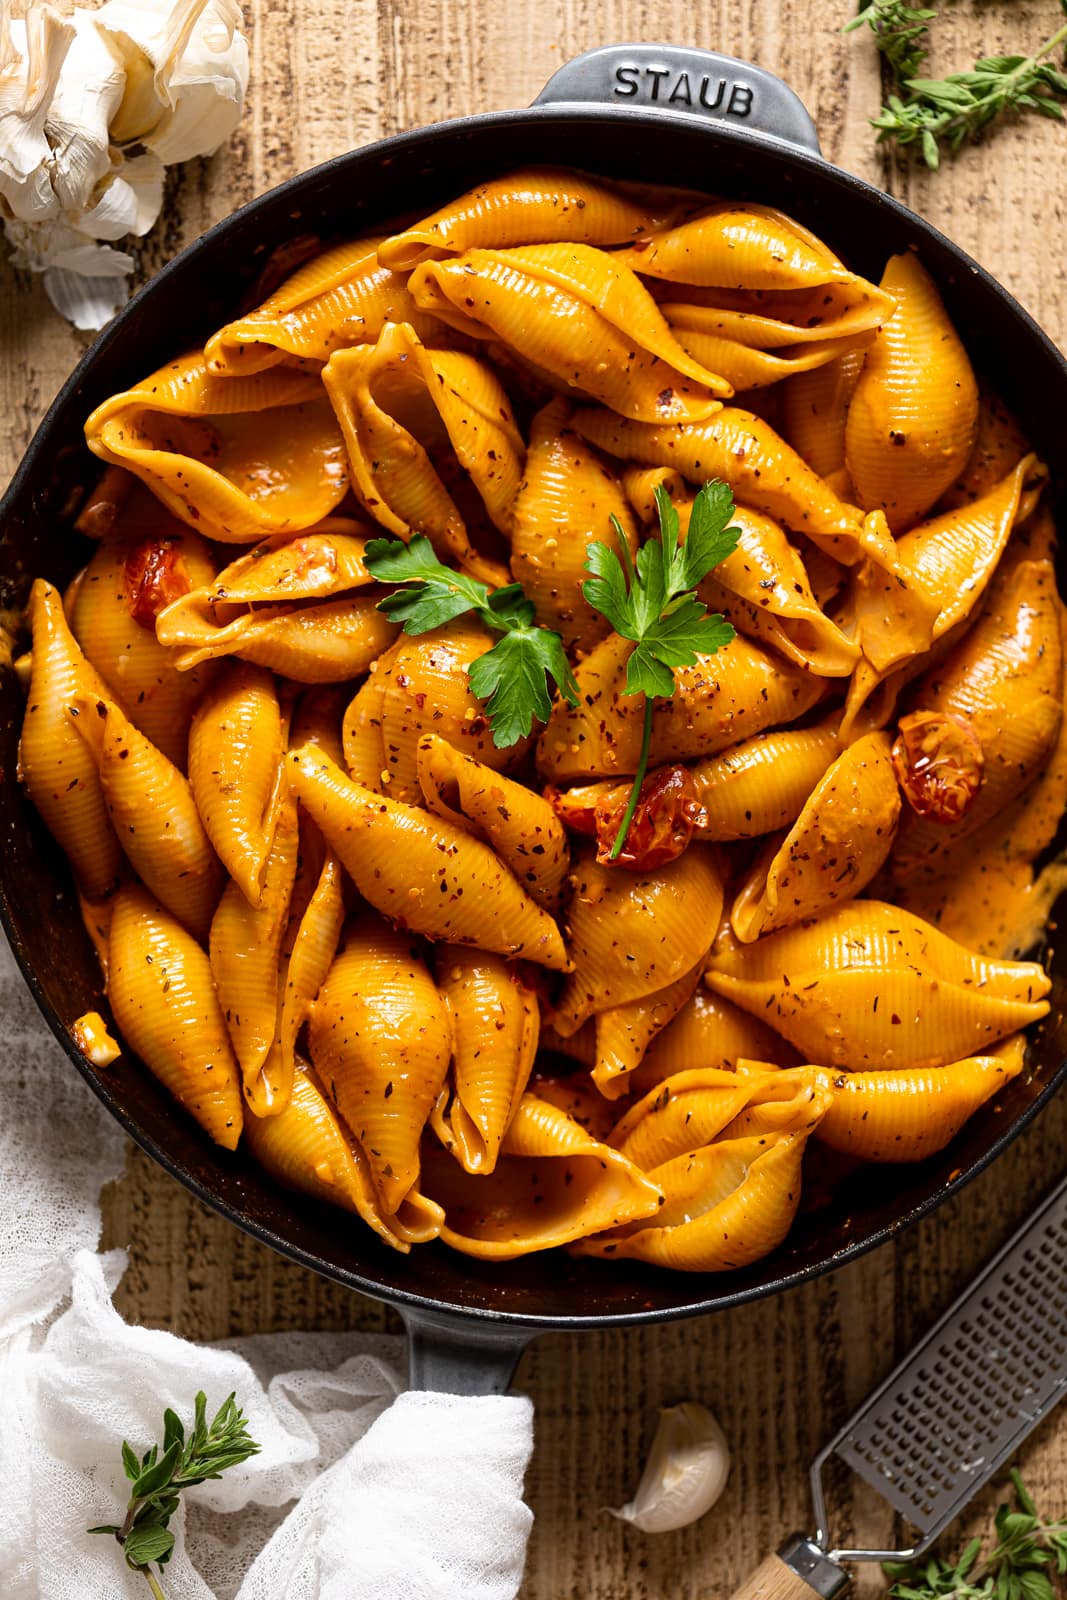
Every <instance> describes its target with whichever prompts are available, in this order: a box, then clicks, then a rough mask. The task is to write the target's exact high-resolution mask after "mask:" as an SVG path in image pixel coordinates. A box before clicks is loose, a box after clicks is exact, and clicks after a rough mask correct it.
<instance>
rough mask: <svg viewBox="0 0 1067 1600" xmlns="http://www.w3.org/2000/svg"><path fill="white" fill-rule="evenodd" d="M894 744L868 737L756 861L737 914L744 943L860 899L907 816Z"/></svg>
mask: <svg viewBox="0 0 1067 1600" xmlns="http://www.w3.org/2000/svg"><path fill="white" fill-rule="evenodd" d="M889 751H890V742H889V736H888V734H885V733H869V734H867V736H866V737H865V738H863V739H858V740H857V741H856V743H855V744H851V745H849V747H848V749H847V750H843V751H842V752H841V754H840V755H839V756H838V757H837V759H836V760H835V761H834V762H833V764H832V766H830V767H829V768H828V769H827V771H826V772H825V773H824V774H823V776H822V777H821V778H820V779H819V782H818V783H817V784H816V786H815V788H814V789H813V790H812V792H811V794H810V795H809V796H808V799H807V800H806V801H805V804H804V809H803V811H802V812H801V813H800V816H799V817H798V818H797V820H796V822H795V823H794V824H793V826H792V828H790V830H789V832H788V833H787V834H786V836H785V838H784V839H782V840H781V841H780V842H779V841H778V840H773V841H771V843H770V844H769V845H768V846H767V849H766V850H765V851H764V852H763V854H762V855H761V856H760V857H758V858H757V860H756V861H755V863H754V864H753V866H752V868H751V870H750V872H749V873H748V876H747V877H746V878H745V879H744V881H743V883H742V884H741V887H740V888H739V889H738V891H737V896H736V898H735V900H734V903H733V907H732V909H731V912H730V922H731V924H732V926H733V930H734V933H735V934H736V935H737V937H738V938H739V939H740V940H741V941H742V942H743V943H744V944H751V943H752V942H753V940H755V939H758V938H759V937H760V935H761V934H764V933H770V932H772V931H773V930H774V929H776V928H788V927H791V926H792V925H793V923H795V922H800V921H802V920H803V919H804V918H805V917H813V916H817V915H818V913H819V912H821V911H824V910H826V908H827V907H828V906H832V905H834V904H835V903H836V902H837V901H838V900H849V899H852V897H853V896H855V895H857V894H861V893H862V892H863V890H864V889H865V888H866V887H867V885H868V884H869V883H870V882H871V880H872V879H873V878H874V876H875V874H876V873H877V872H878V870H879V868H880V867H881V865H882V863H883V862H884V861H885V859H886V857H887V856H888V854H889V851H890V848H891V846H892V844H893V839H894V836H895V834H896V830H897V821H898V819H899V817H900V790H899V789H898V787H897V780H896V776H895V774H894V772H893V763H892V761H891V760H890V758H889Z"/></svg>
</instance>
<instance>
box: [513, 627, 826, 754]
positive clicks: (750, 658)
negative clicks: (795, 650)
mask: <svg viewBox="0 0 1067 1600" xmlns="http://www.w3.org/2000/svg"><path fill="white" fill-rule="evenodd" d="M632 648H633V646H632V645H631V644H630V643H629V641H628V640H626V639H621V638H619V637H618V635H615V634H612V635H610V636H609V637H608V638H607V639H605V640H603V641H602V642H601V643H600V644H598V645H597V646H596V648H595V649H594V650H591V651H590V653H589V655H588V656H586V658H585V660H584V661H580V662H579V663H578V664H577V667H576V668H575V677H576V678H577V680H578V687H579V696H580V698H579V704H578V705H577V706H570V705H568V704H567V702H566V701H564V700H557V702H556V704H555V706H554V707H553V709H552V715H551V716H550V717H549V719H548V724H547V726H546V727H545V730H544V732H543V733H542V735H541V737H540V739H539V741H538V747H537V763H538V769H539V771H540V772H541V773H542V774H543V775H544V776H545V777H546V778H550V779H551V780H552V781H553V782H555V783H563V784H570V783H574V782H577V781H579V780H581V779H584V778H613V777H623V776H625V775H627V774H629V773H633V772H636V771H637V763H638V760H639V758H640V753H641V734H642V722H643V717H644V706H643V703H642V699H641V696H640V695H628V694H626V693H625V684H626V662H627V659H628V658H629V655H630V652H631V650H632ZM674 683H675V690H674V695H673V697H672V698H671V699H670V700H657V701H656V703H655V707H654V710H653V715H652V748H651V753H650V760H651V764H652V765H653V766H654V767H655V766H663V765H666V764H667V763H669V762H673V761H685V760H691V759H692V758H693V757H698V756H706V755H711V754H714V753H715V752H716V751H718V750H724V749H727V748H728V747H729V746H730V745H732V744H735V743H736V742H737V741H738V740H739V739H745V738H747V737H748V736H749V735H750V734H755V733H758V732H759V731H760V730H761V729H762V728H766V727H769V726H770V725H771V724H773V723H776V722H792V721H794V720H795V719H796V718H797V717H800V716H803V714H804V712H805V711H808V710H810V708H811V707H812V706H813V705H814V704H815V702H816V701H817V700H818V699H819V697H820V695H821V694H822V692H823V687H824V685H823V682H822V680H821V679H819V678H817V677H816V676H815V674H814V673H811V672H804V671H802V670H801V669H800V668H799V667H795V666H793V665H792V664H790V663H789V662H783V661H781V660H778V659H776V658H775V657H774V656H771V655H769V654H768V653H767V652H766V651H764V650H761V649H760V647H759V646H758V645H756V644H754V643H752V641H751V640H749V639H746V638H744V637H743V636H742V635H741V634H738V635H737V637H736V638H734V639H733V640H731V642H730V643H729V644H728V645H727V646H726V647H725V648H724V649H722V650H719V651H718V652H717V653H716V654H715V655H713V656H698V657H697V661H696V664H695V665H694V666H691V667H676V668H675V669H674Z"/></svg>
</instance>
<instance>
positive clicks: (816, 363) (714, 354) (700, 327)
mask: <svg viewBox="0 0 1067 1600" xmlns="http://www.w3.org/2000/svg"><path fill="white" fill-rule="evenodd" d="M662 310H663V314H664V316H665V317H666V318H667V322H668V324H669V326H670V329H671V332H672V333H673V334H674V336H675V338H676V339H677V340H678V343H679V344H680V345H681V346H682V348H683V350H688V352H689V354H690V355H691V356H693V357H694V358H695V359H696V360H697V361H699V362H700V364H701V366H704V367H707V368H708V369H709V370H710V371H712V372H721V373H722V375H723V377H724V378H725V379H726V380H727V382H728V383H730V384H731V385H732V386H733V388H734V389H735V390H737V391H739V392H747V391H750V390H753V389H764V388H767V387H768V386H769V385H770V384H772V383H781V381H782V380H783V379H784V378H789V377H791V376H792V375H793V374H795V373H807V372H813V371H816V370H817V369H818V368H820V367H825V366H826V364H827V362H831V361H834V360H836V359H837V358H838V357H839V356H840V354H841V351H842V349H843V348H847V345H846V344H844V343H843V341H842V340H840V339H835V338H828V339H821V340H813V341H811V342H809V343H806V344H799V345H797V346H796V347H795V348H792V349H788V348H787V349H780V350H758V349H753V348H751V347H750V346H748V345H745V344H741V343H739V342H738V341H737V340H735V339H726V338H723V337H722V335H721V334H720V333H719V332H717V331H716V324H717V322H718V320H719V318H718V313H717V312H716V311H715V310H713V309H712V308H711V307H709V306H694V305H679V304H674V303H668V304H664V305H663V306H662ZM874 334H875V329H873V328H872V330H871V331H870V332H869V333H864V334H860V335H856V336H854V337H855V339H856V342H857V344H858V345H859V346H860V347H861V348H863V349H865V348H866V347H867V346H868V345H870V343H871V341H872V340H873V338H874Z"/></svg>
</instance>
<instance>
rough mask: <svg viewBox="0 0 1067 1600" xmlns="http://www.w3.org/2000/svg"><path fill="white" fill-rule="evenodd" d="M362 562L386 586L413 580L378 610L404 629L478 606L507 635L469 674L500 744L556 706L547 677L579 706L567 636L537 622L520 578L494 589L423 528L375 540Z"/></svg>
mask: <svg viewBox="0 0 1067 1600" xmlns="http://www.w3.org/2000/svg"><path fill="white" fill-rule="evenodd" d="M364 562H365V564H366V567H367V571H368V572H369V573H370V574H371V575H372V577H375V578H378V579H380V581H381V582H382V583H397V584H410V585H411V587H410V588H407V589H398V590H397V591H396V592H395V593H394V594H390V595H386V597H385V599H384V600H381V601H379V603H378V610H379V611H384V612H385V614H386V616H388V617H391V618H392V619H393V620H394V621H396V622H399V623H400V624H401V625H402V626H403V628H404V631H405V632H406V633H410V634H420V633H428V632H429V630H430V629H431V628H438V627H440V626H441V625H442V623H446V622H451V621H453V619H454V618H456V617H461V616H463V615H465V614H466V613H467V612H468V611H473V612H474V613H475V615H476V616H478V617H479V618H480V619H481V621H482V622H483V623H485V625H486V627H488V628H491V629H493V631H494V632H496V633H502V634H503V636H504V637H503V638H502V639H499V640H498V641H497V643H496V644H495V645H494V646H493V647H492V649H491V650H487V651H486V653H485V654H484V655H482V656H479V657H478V658H477V660H476V661H472V662H471V665H470V669H469V671H468V674H467V676H468V678H469V680H470V686H471V689H472V690H473V692H474V693H475V694H476V695H477V696H478V698H479V700H482V701H484V702H485V713H486V716H487V717H488V719H489V726H490V727H491V728H492V730H493V743H494V744H495V745H496V746H497V748H498V749H501V750H503V749H507V747H508V746H509V745H513V744H516V743H517V742H518V740H519V739H524V738H526V736H527V734H529V732H530V731H531V729H532V727H533V724H534V721H535V720H536V721H538V722H545V721H547V719H548V716H549V713H550V712H551V710H552V696H551V693H550V691H549V688H548V682H549V681H551V682H553V683H555V685H556V687H557V688H558V690H559V692H560V694H562V695H563V697H564V699H566V700H569V701H570V703H571V705H577V703H578V685H577V684H576V683H575V681H574V674H573V673H572V672H571V669H570V665H569V663H568V661H567V653H566V651H565V650H564V648H563V640H562V639H561V638H560V636H559V634H558V633H554V632H553V631H552V629H551V628H541V627H538V625H537V613H536V610H535V607H534V604H533V602H532V600H529V599H528V598H527V596H526V593H525V591H524V590H523V587H522V585H521V584H520V583H509V584H506V585H505V587H504V588H502V589H495V590H493V591H492V593H490V591H489V589H488V588H487V587H486V585H485V584H484V583H478V582H477V581H476V580H475V579H473V578H468V577H466V576H465V575H464V574H463V573H462V572H455V571H453V569H452V568H451V567H446V566H444V565H442V563H441V562H440V561H438V559H437V557H436V555H435V554H434V549H433V546H432V545H431V543H430V541H429V539H427V538H426V537H425V535H424V534H421V533H417V534H414V535H413V537H412V539H411V541H410V543H409V544H404V543H403V541H402V540H399V539H372V540H371V542H370V544H368V545H367V548H366V551H365V552H364Z"/></svg>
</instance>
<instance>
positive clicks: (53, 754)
mask: <svg viewBox="0 0 1067 1600" xmlns="http://www.w3.org/2000/svg"><path fill="white" fill-rule="evenodd" d="M26 614H27V620H28V622H29V625H30V629H31V631H32V634H33V664H32V669H31V674H30V684H29V691H28V695H27V700H26V712H25V715H24V717H23V721H22V733H21V736H20V739H19V755H18V770H19V777H20V778H21V780H22V782H23V784H24V785H25V788H26V793H27V794H28V795H29V797H30V799H31V800H32V801H33V803H34V805H35V806H36V807H37V810H38V811H39V812H40V814H41V816H42V817H43V819H44V822H45V826H46V827H47V828H48V831H49V832H50V833H51V834H52V835H53V837H54V838H55V839H57V840H58V842H59V844H60V845H61V847H62V849H63V851H64V854H65V855H67V856H68V857H69V858H70V863H71V865H72V867H73V868H74V874H75V877H76V878H77V880H78V883H79V886H80V887H81V889H82V892H83V893H84V894H85V895H86V896H87V897H88V898H89V899H90V900H99V899H101V898H102V897H103V896H104V895H106V894H108V893H109V892H110V891H111V889H113V888H114V886H115V883H116V881H117V879H118V874H119V863H120V860H121V853H120V851H119V845H118V840H117V839H116V838H115V833H114V830H113V828H112V826H111V823H110V821H109V820H108V813H107V802H106V800H105V798H104V791H103V788H102V786H101V783H100V775H99V772H98V771H97V765H96V761H95V759H94V757H93V755H92V752H91V751H90V749H89V747H88V746H87V745H86V743H85V741H84V739H83V738H82V737H81V735H80V734H79V733H78V731H77V728H76V727H75V725H74V723H73V722H72V720H71V718H70V716H69V714H68V712H67V707H68V706H70V705H73V704H75V703H76V702H77V700H78V699H79V697H85V698H87V699H91V700H93V701H94V702H95V701H97V700H106V699H107V696H108V690H107V685H106V684H105V683H104V681H103V679H102V678H101V677H100V676H99V675H98V673H97V672H96V671H95V669H94V668H93V667H92V666H91V665H90V663H89V662H88V661H87V660H86V658H85V657H84V656H83V655H82V652H81V650H80V649H79V648H78V645H77V642H76V641H75V639H74V637H73V636H72V634H71V631H70V628H69V627H68V625H67V619H66V617H65V616H64V614H63V601H62V598H61V596H60V593H59V590H58V589H54V588H53V587H52V585H51V584H50V583H45V581H44V579H43V578H38V579H37V580H36V581H35V583H34V585H33V587H32V589H31V590H30V599H29V605H28V606H27V613H26Z"/></svg>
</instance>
